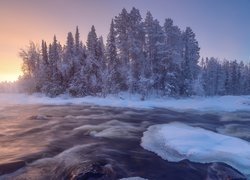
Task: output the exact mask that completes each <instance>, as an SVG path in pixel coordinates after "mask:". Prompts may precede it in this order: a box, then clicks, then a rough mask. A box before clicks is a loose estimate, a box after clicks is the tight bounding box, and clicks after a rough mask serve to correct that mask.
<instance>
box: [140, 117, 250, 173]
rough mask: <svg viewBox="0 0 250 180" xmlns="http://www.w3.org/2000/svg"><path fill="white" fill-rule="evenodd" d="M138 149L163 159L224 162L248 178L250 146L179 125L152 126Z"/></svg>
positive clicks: (236, 140) (210, 132)
mask: <svg viewBox="0 0 250 180" xmlns="http://www.w3.org/2000/svg"><path fill="white" fill-rule="evenodd" d="M141 146H142V147H143V148H145V149H147V150H149V151H152V152H154V153H156V154H157V155H159V156H160V157H162V158H163V159H165V160H168V161H171V162H178V161H181V160H184V159H189V160H190V161H193V162H201V163H209V162H224V163H226V164H228V165H230V166H232V167H234V168H236V169H238V170H239V171H240V172H242V173H244V174H245V175H247V176H249V175H250V143H249V142H247V141H244V140H242V139H239V138H236V137H230V136H227V135H222V134H218V133H215V132H212V131H209V130H205V129H202V128H199V127H191V126H188V125H185V124H182V123H176V122H174V123H169V124H163V125H153V126H150V127H149V128H148V130H147V131H146V132H144V133H143V137H142V141H141Z"/></svg>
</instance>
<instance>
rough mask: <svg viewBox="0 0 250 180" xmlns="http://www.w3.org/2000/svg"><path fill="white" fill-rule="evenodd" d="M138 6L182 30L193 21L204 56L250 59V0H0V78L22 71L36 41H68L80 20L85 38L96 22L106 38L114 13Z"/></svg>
mask: <svg viewBox="0 0 250 180" xmlns="http://www.w3.org/2000/svg"><path fill="white" fill-rule="evenodd" d="M132 7H136V8H138V9H139V10H140V12H141V15H142V17H145V14H146V12H147V11H150V12H151V13H152V15H153V16H154V18H156V19H158V20H159V21H160V22H161V24H163V23H164V20H165V19H166V18H171V19H173V21H174V24H175V25H178V26H179V27H180V28H181V29H182V30H185V28H186V27H187V26H189V27H191V28H192V29H193V31H194V32H195V34H196V38H197V40H198V42H199V46H200V48H201V51H200V55H201V57H211V56H213V57H218V58H220V59H224V58H226V59H229V60H234V59H237V60H239V61H241V60H242V61H244V62H250V0H0V81H13V80H16V79H17V78H18V76H19V75H21V74H22V72H21V64H22V60H21V58H19V56H18V54H19V52H20V49H21V48H24V49H25V47H26V46H27V45H28V44H29V42H30V41H34V42H35V43H39V44H40V43H41V40H42V39H43V40H46V41H47V42H51V41H52V38H53V36H54V34H56V36H57V39H58V40H59V41H60V42H61V43H62V44H64V43H65V41H66V36H67V33H68V32H69V31H72V32H74V31H75V28H76V26H77V25H78V26H79V30H80V35H81V39H82V40H83V42H86V36H87V34H88V32H89V30H90V28H91V26H92V25H95V27H96V31H97V34H98V35H99V36H100V35H102V36H104V39H105V37H106V35H107V33H108V30H109V26H110V22H111V19H112V18H113V17H115V16H116V15H118V14H119V13H120V12H121V9H122V8H126V9H127V10H128V11H130V9H131V8H132Z"/></svg>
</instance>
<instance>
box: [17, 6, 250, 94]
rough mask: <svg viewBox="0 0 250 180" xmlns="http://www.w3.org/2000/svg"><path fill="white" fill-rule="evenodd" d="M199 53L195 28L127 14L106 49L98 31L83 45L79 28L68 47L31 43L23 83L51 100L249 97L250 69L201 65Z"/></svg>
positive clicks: (114, 27)
mask: <svg viewBox="0 0 250 180" xmlns="http://www.w3.org/2000/svg"><path fill="white" fill-rule="evenodd" d="M199 50H200V48H199V45H198V42H197V40H196V38H195V34H194V32H193V31H192V29H191V28H190V27H187V28H186V29H185V30H184V31H182V30H180V28H179V27H178V26H176V25H174V24H173V21H172V20H171V19H166V20H165V22H164V24H163V26H162V25H160V23H159V21H158V20H156V19H154V18H153V16H152V15H151V13H150V12H147V14H146V17H145V18H144V19H142V17H141V15H140V12H139V10H138V9H136V8H132V10H131V11H130V12H128V11H127V10H126V9H122V12H121V13H120V14H119V15H118V16H116V17H115V18H114V19H113V20H112V21H111V24H110V31H109V34H108V37H107V42H106V43H105V44H104V42H103V38H102V37H98V36H97V34H96V31H95V27H94V26H92V27H91V30H90V32H89V34H88V37H87V42H86V44H84V43H83V42H82V41H81V40H80V34H79V30H78V27H77V28H76V32H75V33H74V35H73V33H71V32H69V33H68V36H67V41H66V44H65V45H61V44H60V42H58V41H57V38H56V36H54V39H53V42H52V43H49V44H48V43H47V42H45V41H42V43H41V45H35V44H34V43H32V42H31V43H30V45H29V46H28V48H27V49H25V50H22V51H21V52H20V56H21V57H22V59H23V66H22V70H23V76H22V78H21V79H20V80H19V83H20V85H21V87H22V89H23V91H25V92H30V93H33V92H42V93H45V94H47V95H49V96H57V95H59V94H62V93H69V94H71V95H72V96H86V95H94V96H96V95H101V96H105V95H107V94H115V93H119V92H124V91H127V92H129V93H138V94H141V95H142V97H143V98H145V97H147V96H149V95H151V94H154V95H158V96H175V97H176V96H190V95H226V94H248V93H249V92H250V90H249V87H250V85H249V84H248V82H249V79H250V75H249V66H246V65H244V64H243V63H240V64H238V63H237V62H236V61H232V62H229V61H224V62H223V63H220V61H218V60H216V59H214V58H211V59H206V60H202V62H201V64H200V65H199V64H198V63H199V58H200V56H199ZM243 79H244V80H243ZM243 81H244V82H243ZM243 89H244V90H243ZM243 91H244V92H243Z"/></svg>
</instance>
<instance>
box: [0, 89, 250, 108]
mask: <svg viewBox="0 0 250 180" xmlns="http://www.w3.org/2000/svg"><path fill="white" fill-rule="evenodd" d="M28 104H46V105H70V104H72V105H86V104H93V105H100V106H111V107H127V108H140V109H144V108H145V109H151V108H167V109H172V110H179V111H188V110H191V111H192V110H194V111H203V112H204V111H213V112H223V111H225V112H233V111H241V110H243V111H248V110H250V96H214V97H198V96H195V97H189V98H180V99H175V98H167V97H166V98H158V97H151V98H148V99H146V100H144V101H142V100H141V97H140V96H139V95H130V94H126V93H121V94H119V95H108V96H107V97H105V98H104V97H93V96H86V97H81V98H73V97H70V96H67V95H61V96H58V97H55V98H50V97H46V96H44V95H42V94H33V95H27V94H18V93H10V94H9V93H0V107H4V106H9V105H28Z"/></svg>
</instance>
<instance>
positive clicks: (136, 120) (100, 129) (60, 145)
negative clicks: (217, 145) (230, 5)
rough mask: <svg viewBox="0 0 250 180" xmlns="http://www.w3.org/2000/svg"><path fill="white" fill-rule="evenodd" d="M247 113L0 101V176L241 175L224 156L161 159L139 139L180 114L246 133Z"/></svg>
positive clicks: (224, 130)
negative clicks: (199, 159)
mask: <svg viewBox="0 0 250 180" xmlns="http://www.w3.org/2000/svg"><path fill="white" fill-rule="evenodd" d="M229 117H234V118H229ZM238 117H239V119H240V121H238V120H237V118H238ZM249 117H250V113H248V112H237V113H228V114H199V113H184V112H182V113H180V112H174V111H169V110H166V109H154V110H136V109H126V108H110V107H97V106H44V105H43V106H39V105H27V106H13V107H8V108H4V109H0V145H1V146H0V179H37V180H39V179H41V180H42V179H46V180H47V179H120V178H124V177H132V176H140V177H144V178H147V179H157V180H158V179H159V180H160V179H220V178H225V179H226V178H229V177H231V178H238V179H244V176H243V175H241V174H240V173H239V172H237V171H236V170H233V169H232V168H231V167H229V166H227V165H226V164H223V163H210V164H200V163H192V162H189V161H187V160H185V161H181V162H179V163H170V162H167V161H165V160H162V159H161V158H159V157H158V156H157V155H155V154H154V153H151V152H148V151H146V150H144V149H143V148H142V147H141V146H140V139H141V137H142V133H143V132H144V131H145V130H146V129H147V127H148V126H150V125H153V124H161V123H168V122H172V121H180V122H184V123H187V124H190V125H193V126H199V127H203V128H206V129H209V130H212V131H218V132H220V133H223V134H227V135H232V136H236V137H240V138H243V139H245V140H248V141H250V136H249V129H250V128H249V127H250V119H249Z"/></svg>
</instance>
